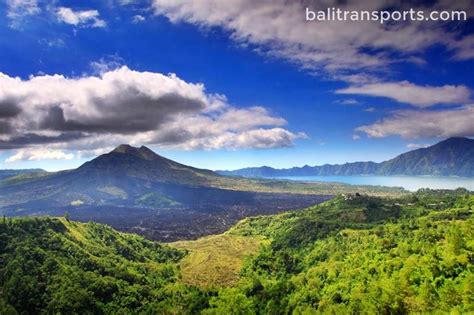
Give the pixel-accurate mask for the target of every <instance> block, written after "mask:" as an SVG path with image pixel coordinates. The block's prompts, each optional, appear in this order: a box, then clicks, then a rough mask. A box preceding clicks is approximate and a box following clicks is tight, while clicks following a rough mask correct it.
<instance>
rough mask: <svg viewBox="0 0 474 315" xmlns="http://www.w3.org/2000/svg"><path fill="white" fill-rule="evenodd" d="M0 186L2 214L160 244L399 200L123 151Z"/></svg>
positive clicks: (374, 191) (372, 189)
mask: <svg viewBox="0 0 474 315" xmlns="http://www.w3.org/2000/svg"><path fill="white" fill-rule="evenodd" d="M11 175H12V176H10V177H6V178H4V179H3V180H1V181H0V214H2V215H6V216H44V215H50V216H62V215H64V213H66V212H68V213H69V215H70V216H71V218H72V219H74V220H77V221H81V222H88V221H95V222H100V223H105V224H109V225H111V226H113V227H115V228H117V229H119V230H121V231H126V232H134V233H138V234H141V235H144V236H146V237H148V238H149V239H153V240H159V241H167V242H169V241H176V240H184V239H196V238H198V237H200V236H204V235H210V234H216V233H222V232H224V231H226V230H227V229H229V228H230V227H231V226H232V225H233V224H235V223H236V222H237V221H238V220H241V219H243V218H245V217H248V216H254V215H261V214H275V213H279V212H282V211H287V210H293V209H300V208H305V207H308V206H311V205H315V204H318V203H321V202H323V201H326V200H328V199H329V198H331V197H332V196H334V194H338V193H356V192H357V193H367V194H371V195H379V196H399V195H403V194H406V193H407V192H406V191H405V190H404V189H402V188H397V187H393V188H390V187H382V186H367V185H366V186H362V185H361V186H353V185H347V184H341V183H323V182H320V183H307V182H301V183H297V182H292V181H289V180H269V179H247V178H235V177H229V176H223V175H220V174H217V173H215V172H213V171H210V170H205V169H198V168H194V167H190V166H186V165H183V164H180V163H177V162H175V161H172V160H169V159H167V158H164V157H162V156H160V155H158V154H156V153H154V152H153V151H151V150H150V149H148V148H146V147H140V148H135V147H132V146H129V145H120V146H118V147H117V148H116V149H114V150H113V151H111V152H109V153H107V154H104V155H101V156H98V157H97V158H95V159H93V160H91V161H89V162H86V163H84V164H83V165H81V166H80V167H78V168H77V169H73V170H66V171H61V172H56V173H47V172H36V171H35V172H32V173H26V172H22V173H20V174H11Z"/></svg>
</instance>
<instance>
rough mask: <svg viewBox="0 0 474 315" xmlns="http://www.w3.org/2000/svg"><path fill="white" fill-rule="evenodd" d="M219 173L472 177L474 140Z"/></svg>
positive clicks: (275, 175) (444, 142)
mask: <svg viewBox="0 0 474 315" xmlns="http://www.w3.org/2000/svg"><path fill="white" fill-rule="evenodd" d="M217 172H218V173H219V174H222V175H233V176H244V177H285V176H288V177H290V176H351V175H428V176H430V175H431V176H464V177H474V140H473V139H470V138H463V137H452V138H448V139H446V140H443V141H440V142H438V143H436V144H434V145H432V146H430V147H427V148H420V149H416V150H412V151H408V152H405V153H402V154H400V155H398V156H396V157H394V158H392V159H389V160H387V161H383V162H380V163H377V162H372V161H365V162H352V163H344V164H324V165H321V166H308V165H305V166H303V167H292V168H286V169H275V168H272V167H269V166H262V167H249V168H243V169H238V170H233V171H217Z"/></svg>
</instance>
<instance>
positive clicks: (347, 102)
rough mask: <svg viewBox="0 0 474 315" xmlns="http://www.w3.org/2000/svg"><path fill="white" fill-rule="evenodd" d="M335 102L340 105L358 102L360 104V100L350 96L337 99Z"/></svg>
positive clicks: (356, 103)
mask: <svg viewBox="0 0 474 315" xmlns="http://www.w3.org/2000/svg"><path fill="white" fill-rule="evenodd" d="M337 103H339V104H342V105H358V104H360V102H359V101H358V100H356V99H353V98H350V99H347V100H340V101H337Z"/></svg>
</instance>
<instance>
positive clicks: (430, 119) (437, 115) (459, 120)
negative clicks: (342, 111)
mask: <svg viewBox="0 0 474 315" xmlns="http://www.w3.org/2000/svg"><path fill="white" fill-rule="evenodd" d="M473 121H474V104H471V105H465V106H462V107H460V108H455V109H446V110H439V111H427V110H407V111H398V112H395V113H394V114H393V116H391V117H388V118H385V119H383V120H381V121H378V122H376V123H374V124H371V125H366V126H361V127H358V128H357V129H356V130H357V131H360V132H365V133H366V134H367V135H368V136H370V137H375V138H382V137H388V136H393V135H399V136H401V137H403V138H407V139H415V138H448V137H456V136H463V137H471V136H474V124H473Z"/></svg>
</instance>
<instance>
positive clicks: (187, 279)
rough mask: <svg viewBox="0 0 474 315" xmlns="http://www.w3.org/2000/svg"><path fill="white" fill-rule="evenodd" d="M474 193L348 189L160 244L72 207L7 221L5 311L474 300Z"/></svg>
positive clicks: (351, 308) (314, 307)
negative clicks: (77, 216)
mask: <svg viewBox="0 0 474 315" xmlns="http://www.w3.org/2000/svg"><path fill="white" fill-rule="evenodd" d="M473 211H474V195H473V194H472V193H471V192H469V191H467V190H463V189H458V190H452V191H449V190H439V191H435V190H429V189H425V190H420V191H418V192H417V193H413V194H407V195H404V196H401V197H398V198H387V197H376V196H368V195H361V194H344V195H338V196H336V197H334V198H333V199H331V200H328V201H326V202H324V203H321V204H319V205H315V206H311V207H307V208H304V209H301V210H298V211H287V212H283V213H281V214H276V215H263V216H256V217H249V218H246V219H243V220H241V221H239V222H238V223H237V224H236V225H234V226H233V227H232V228H231V229H229V230H228V231H226V232H225V233H222V234H217V235H213V236H207V237H203V238H199V239H197V240H193V241H179V242H174V243H169V244H168V245H166V244H158V243H156V242H151V241H149V240H146V239H145V238H142V237H140V236H138V235H136V234H129V233H121V232H117V231H116V230H114V229H112V228H110V227H108V226H106V225H102V224H98V223H94V222H89V223H78V222H74V221H72V220H71V219H70V217H69V216H66V217H65V218H51V217H41V218H39V217H35V218H25V217H23V218H6V217H4V218H3V219H2V221H0V259H1V261H2V262H3V264H2V265H0V290H1V292H2V295H1V296H0V313H2V314H17V313H23V314H36V313H41V312H46V313H82V314H88V313H95V314H100V313H114V314H116V313H131V312H132V313H133V312H138V313H153V312H156V311H158V312H159V313H167V314H169V313H174V314H190V313H203V314H229V313H240V314H257V313H278V314H280V313H285V314H286V313H307V312H315V311H316V312H320V313H359V312H364V311H368V312H374V313H375V312H379V311H380V310H385V311H386V312H387V313H432V312H443V313H449V312H451V313H452V312H457V313H469V312H472V311H474V301H473V299H472V291H473V290H472V288H473V287H474V274H473V269H472V268H473V267H472V266H473V261H472V257H473V255H474V247H473V240H474V235H473V231H474V228H473V223H474V221H473Z"/></svg>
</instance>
